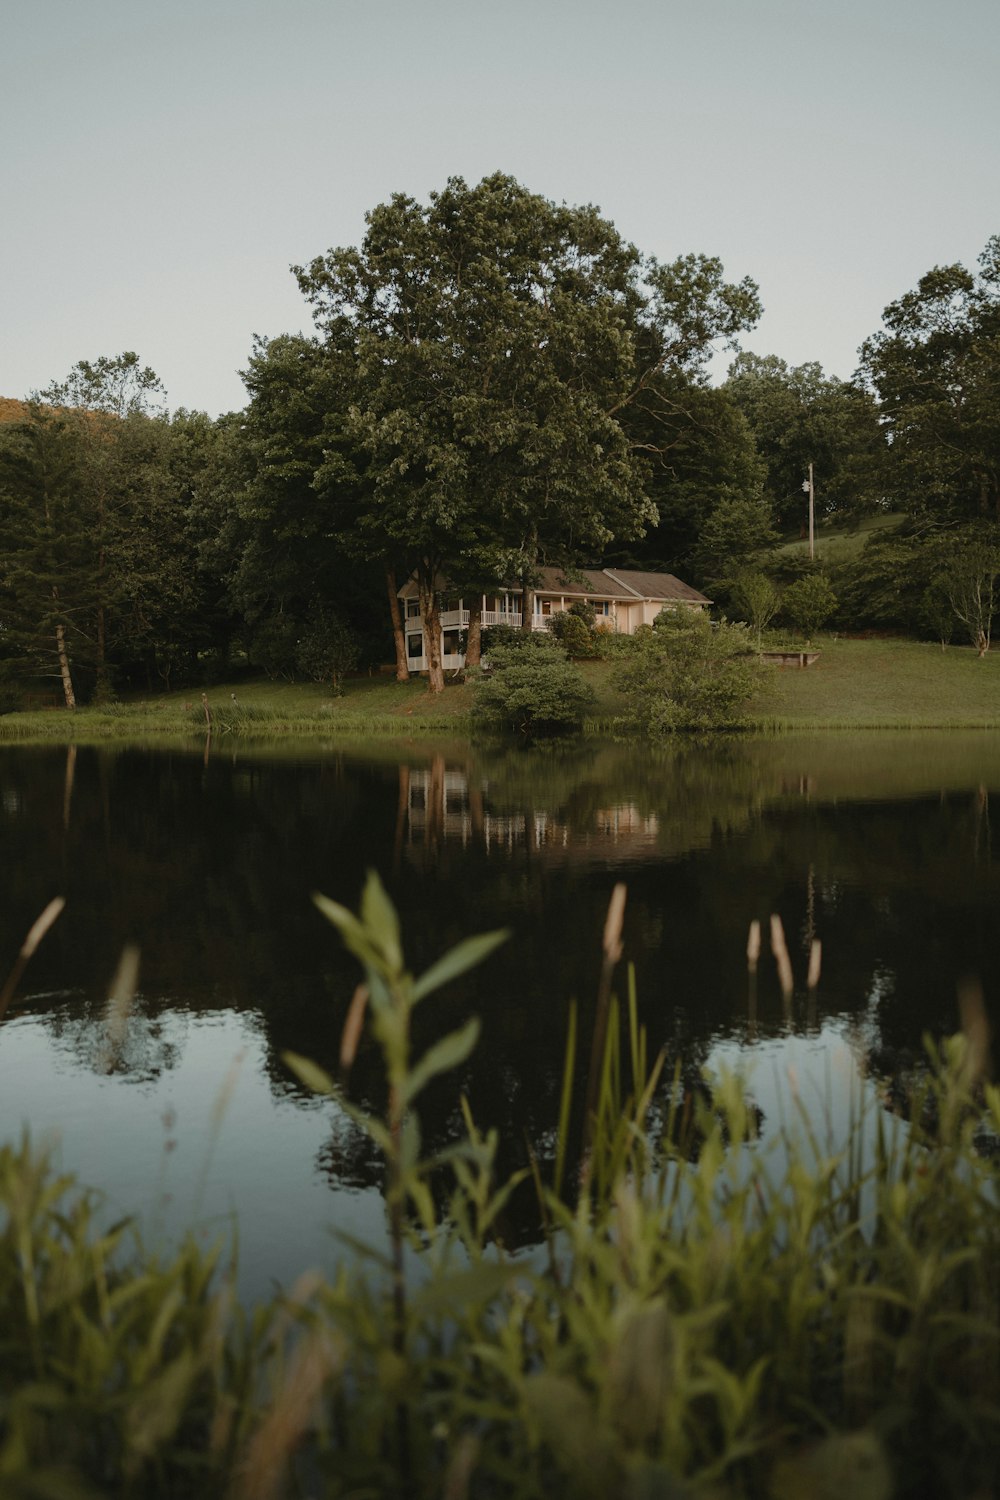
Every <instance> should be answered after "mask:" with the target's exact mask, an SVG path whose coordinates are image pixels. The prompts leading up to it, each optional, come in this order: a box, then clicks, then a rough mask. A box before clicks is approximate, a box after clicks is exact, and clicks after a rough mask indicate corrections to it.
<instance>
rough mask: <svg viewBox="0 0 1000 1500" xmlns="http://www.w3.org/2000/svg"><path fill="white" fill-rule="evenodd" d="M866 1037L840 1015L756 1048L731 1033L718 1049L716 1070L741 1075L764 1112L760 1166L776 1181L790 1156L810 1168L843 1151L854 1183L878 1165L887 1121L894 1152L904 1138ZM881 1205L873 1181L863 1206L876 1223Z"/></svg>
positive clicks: (841, 1169)
mask: <svg viewBox="0 0 1000 1500" xmlns="http://www.w3.org/2000/svg"><path fill="white" fill-rule="evenodd" d="M861 1040H862V1039H861V1037H860V1036H859V1034H858V1033H857V1031H856V1028H855V1027H854V1025H853V1023H851V1022H847V1021H845V1020H844V1019H843V1018H840V1019H831V1020H829V1021H826V1022H824V1024H823V1025H822V1026H821V1027H820V1028H819V1030H815V1031H812V1032H810V1033H809V1034H807V1035H794V1034H792V1033H791V1032H788V1033H786V1034H785V1035H783V1036H773V1037H767V1038H764V1039H760V1040H758V1041H756V1042H755V1043H754V1044H753V1045H752V1046H750V1047H748V1046H743V1045H741V1044H740V1043H739V1042H738V1041H736V1040H731V1039H726V1040H720V1041H718V1042H717V1043H715V1045H714V1046H713V1047H712V1048H711V1050H710V1052H709V1054H708V1056H707V1058H706V1060H705V1067H706V1070H707V1071H708V1073H709V1074H710V1075H712V1076H714V1077H718V1076H719V1075H720V1074H722V1073H724V1072H725V1073H734V1074H736V1075H737V1076H738V1077H739V1078H741V1079H742V1080H743V1082H744V1084H745V1086H746V1090H747V1095H748V1098H750V1099H751V1100H752V1101H753V1103H754V1104H756V1105H757V1106H758V1108H759V1109H760V1110H761V1111H762V1116H763V1119H762V1123H761V1126H760V1137H761V1147H760V1148H759V1150H757V1149H755V1153H754V1158H753V1160H754V1169H755V1170H760V1169H761V1168H763V1170H764V1172H765V1174H766V1176H767V1179H768V1180H769V1181H770V1183H771V1185H772V1187H775V1186H777V1184H779V1183H781V1182H782V1181H783V1180H784V1177H785V1172H786V1170H787V1167H788V1163H789V1158H790V1157H791V1158H792V1159H794V1160H798V1161H800V1162H801V1163H802V1164H803V1165H804V1166H805V1167H806V1168H808V1169H811V1168H813V1167H814V1166H817V1165H818V1164H819V1163H821V1162H824V1161H829V1160H831V1159H832V1158H838V1159H839V1165H838V1170H837V1177H838V1180H839V1181H840V1183H841V1185H842V1186H846V1185H847V1183H848V1182H849V1181H851V1180H854V1181H857V1180H858V1176H859V1174H862V1173H864V1174H867V1173H868V1172H870V1171H871V1169H872V1168H873V1166H874V1164H875V1160H876V1142H877V1138H878V1132H879V1129H880V1128H881V1129H882V1131H883V1139H884V1142H885V1144H886V1146H887V1147H888V1149H889V1150H890V1152H891V1151H892V1150H893V1148H894V1147H895V1146H901V1145H902V1142H903V1140H904V1139H905V1137H906V1135H907V1132H908V1126H907V1125H906V1123H905V1122H904V1121H903V1120H901V1119H899V1118H898V1116H895V1115H892V1114H889V1113H888V1112H887V1111H886V1109H885V1107H884V1105H883V1103H882V1102H881V1100H880V1098H879V1092H878V1087H877V1084H876V1083H875V1082H874V1081H873V1080H872V1079H871V1078H869V1077H868V1076H866V1074H865V1073H864V1071H863V1068H862V1066H861V1065H860V1063H859V1058H863V1056H864V1053H863V1050H861V1048H860V1047H859V1042H861ZM761 1152H762V1153H763V1154H762V1155H761V1154H760V1153H761ZM745 1166H746V1167H749V1166H750V1161H749V1160H748V1161H747V1163H745ZM874 1209H875V1194H874V1185H873V1184H872V1183H871V1182H870V1181H867V1182H866V1183H865V1185H864V1187H863V1189H862V1194H861V1200H860V1213H861V1221H862V1224H867V1225H868V1227H869V1228H871V1227H872V1225H873V1220H872V1217H871V1216H872V1214H873V1212H874Z"/></svg>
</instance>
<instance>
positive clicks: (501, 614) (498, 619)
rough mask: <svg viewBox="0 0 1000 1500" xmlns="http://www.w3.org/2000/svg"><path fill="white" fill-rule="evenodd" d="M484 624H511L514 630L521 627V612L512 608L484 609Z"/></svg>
mask: <svg viewBox="0 0 1000 1500" xmlns="http://www.w3.org/2000/svg"><path fill="white" fill-rule="evenodd" d="M483 624H484V625H512V626H513V627H514V629H515V630H519V629H520V628H521V612H520V610H518V611H516V612H515V611H514V610H512V609H508V610H503V609H484V610H483Z"/></svg>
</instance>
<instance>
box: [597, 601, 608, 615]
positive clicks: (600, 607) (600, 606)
mask: <svg viewBox="0 0 1000 1500" xmlns="http://www.w3.org/2000/svg"><path fill="white" fill-rule="evenodd" d="M594 613H595V614H598V615H609V614H610V613H611V605H610V603H609V601H608V600H607V599H595V600H594Z"/></svg>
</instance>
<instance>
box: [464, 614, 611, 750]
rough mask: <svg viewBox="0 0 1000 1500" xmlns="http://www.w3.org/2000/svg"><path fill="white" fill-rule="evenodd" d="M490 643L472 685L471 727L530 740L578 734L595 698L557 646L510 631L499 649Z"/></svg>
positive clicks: (546, 638)
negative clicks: (507, 731)
mask: <svg viewBox="0 0 1000 1500" xmlns="http://www.w3.org/2000/svg"><path fill="white" fill-rule="evenodd" d="M495 639H496V637H495V636H493V635H491V640H490V645H489V649H488V652H487V653H486V654H485V656H484V667H485V669H486V670H484V671H483V672H482V673H481V674H480V676H479V677H478V678H477V680H476V683H475V696H474V699H473V705H472V716H473V720H474V722H476V723H478V724H481V725H485V726H488V727H490V728H494V729H512V730H515V731H516V732H518V733H520V734H525V735H530V736H538V735H552V734H565V733H567V732H571V731H574V730H577V729H579V728H580V726H581V724H582V723H583V716H584V714H585V713H586V712H587V710H588V709H589V708H592V707H593V705H594V703H595V701H596V697H595V694H594V690H593V688H591V687H590V686H589V684H588V683H586V682H585V681H584V679H583V678H582V676H581V675H580V672H579V669H578V668H576V667H574V666H573V664H572V663H571V662H570V661H569V660H568V658H567V656H566V652H565V650H564V649H563V647H562V646H561V645H560V644H559V642H558V641H556V640H554V639H553V637H552V636H551V635H550V634H549V633H548V631H532V632H531V633H530V634H529V633H528V632H527V631H524V632H521V631H512V632H510V635H509V638H508V639H506V640H504V641H503V643H502V644H500V645H496V644H494V641H495Z"/></svg>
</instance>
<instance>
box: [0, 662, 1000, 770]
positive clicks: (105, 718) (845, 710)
mask: <svg viewBox="0 0 1000 1500" xmlns="http://www.w3.org/2000/svg"><path fill="white" fill-rule="evenodd" d="M814 649H816V650H818V651H819V659H818V661H817V662H816V663H815V665H814V666H811V667H807V668H805V669H802V668H792V667H788V668H779V667H775V668H774V676H773V681H772V688H771V691H770V692H769V693H768V694H767V695H766V696H765V697H764V698H762V699H761V700H760V701H759V702H758V703H757V704H756V705H755V707H754V710H753V712H752V713H751V715H750V719H749V722H748V725H747V728H748V729H749V730H750V731H751V732H759V733H764V734H784V733H789V732H795V731H799V730H807V731H810V732H816V731H822V732H825V731H828V730H829V731H836V732H844V731H854V730H888V729H905V730H911V731H917V730H921V729H975V730H980V729H981V730H996V729H1000V651H996V652H990V653H989V654H988V655H987V656H986V657H984V658H982V659H980V658H978V657H977V656H976V653H975V652H974V651H973V650H972V648H971V647H970V646H949V647H948V648H947V649H946V650H942V649H941V647H940V646H938V645H934V644H932V643H927V642H918V641H909V640H903V639H900V638H887V639H871V640H845V639H840V638H837V637H820V638H817V640H816V641H815V642H814ZM616 666H617V664H616V663H613V662H607V661H589V662H583V663H581V669H582V671H583V673H584V676H585V678H586V680H587V681H588V682H589V683H590V684H591V686H592V687H593V688H594V691H595V694H596V698H597V702H596V705H595V708H594V711H593V712H592V713H591V714H590V715H589V716H588V718H587V719H586V720H585V722H584V733H585V734H586V735H589V736H592V737H602V736H608V735H611V736H620V735H631V734H633V733H634V730H633V729H632V728H631V727H630V725H629V722H628V718H627V712H626V703H625V700H624V699H623V697H622V695H621V694H620V693H619V692H618V690H617V689H616V687H615V685H614V680H613V679H614V674H615V671H616ZM472 694H473V689H472V687H471V686H470V685H469V684H467V683H464V682H459V681H451V680H450V681H448V683H447V685H446V687H445V691H444V692H443V693H442V694H440V695H438V696H433V695H432V694H430V693H429V692H428V691H427V685H426V682H425V681H423V680H422V679H419V678H414V679H412V680H411V681H410V682H406V683H398V682H396V681H395V680H387V679H386V678H385V677H384V676H381V677H365V678H351V679H348V680H347V682H345V684H344V692H343V695H342V696H340V697H331V696H330V694H329V692H328V691H327V690H326V689H324V687H323V686H321V685H319V684H316V683H284V682H270V681H268V680H266V679H258V680H254V681H237V682H232V683H224V684H219V685H217V686H215V687H212V688H210V689H208V690H207V692H206V697H207V700H208V704H209V708H210V711H211V713H212V720H213V722H212V734H213V738H216V737H218V738H226V737H229V736H239V737H240V738H257V739H267V738H272V739H284V738H292V737H294V738H299V739H328V738H338V739H339V738H341V737H343V736H358V735H360V736H369V737H373V736H376V735H377V736H378V737H384V736H392V737H393V738H396V737H397V736H401V737H402V736H411V735H425V734H428V733H433V734H440V733H449V734H452V735H454V734H459V735H462V736H467V737H468V736H471V734H472V722H471V717H470V711H471V707H472ZM206 728H207V726H206V724H205V721H204V717H203V707H202V701H201V692H200V690H192V689H188V690H187V691H184V692H174V693H164V694H160V695H157V696H155V697H149V696H135V697H131V698H128V699H125V700H122V701H120V702H114V703H110V704H108V705H106V706H104V707H96V706H92V707H86V708H80V709H77V710H76V711H75V712H73V713H70V712H68V711H67V710H66V709H59V708H53V709H45V710H37V709H36V710H32V711H19V712H13V713H8V714H4V715H3V716H0V744H2V743H4V742H7V743H30V742H39V743H57V744H65V743H74V744H88V743H90V744H100V743H102V742H106V741H111V740H126V739H131V740H152V741H155V742H158V743H166V742H168V741H169V742H176V743H188V744H190V743H191V742H192V741H194V740H199V741H201V740H204V736H205V732H206Z"/></svg>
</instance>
